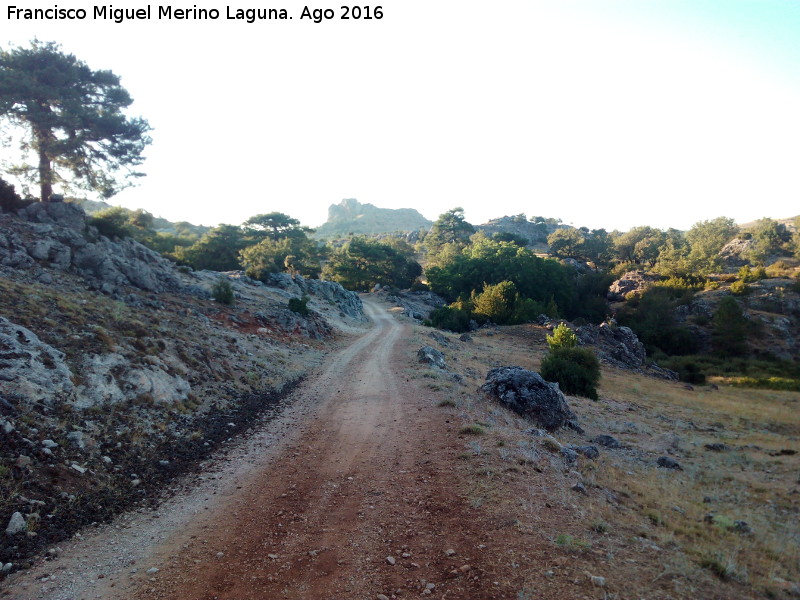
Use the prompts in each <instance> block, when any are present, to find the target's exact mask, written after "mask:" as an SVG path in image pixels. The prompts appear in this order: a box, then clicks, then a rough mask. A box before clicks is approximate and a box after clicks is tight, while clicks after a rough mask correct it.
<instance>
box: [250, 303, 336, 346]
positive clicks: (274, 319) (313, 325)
mask: <svg viewBox="0 0 800 600" xmlns="http://www.w3.org/2000/svg"><path fill="white" fill-rule="evenodd" d="M254 316H255V318H256V319H257V320H258V321H259V323H260V324H261V325H262V326H263V328H264V329H265V330H266V333H268V334H269V333H273V332H274V331H275V330H277V331H279V332H280V333H283V334H284V335H288V336H300V337H306V338H311V339H314V340H321V339H324V338H326V337H329V336H330V335H331V333H333V328H332V327H331V326H330V324H329V323H328V322H327V321H326V320H325V319H324V318H323V317H322V315H319V314H317V313H315V312H309V314H308V315H301V314H299V313H296V312H293V311H291V310H288V309H279V308H275V309H272V310H268V311H264V312H257V313H255V315H254Z"/></svg>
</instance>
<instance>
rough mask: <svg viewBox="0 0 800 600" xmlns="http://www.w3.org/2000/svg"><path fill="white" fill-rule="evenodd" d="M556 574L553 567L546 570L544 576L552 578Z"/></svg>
mask: <svg viewBox="0 0 800 600" xmlns="http://www.w3.org/2000/svg"><path fill="white" fill-rule="evenodd" d="M554 575H555V573H554V572H553V570H552V569H550V570H548V571H545V572H544V576H545V577H547V578H548V579H552V578H553V576H554Z"/></svg>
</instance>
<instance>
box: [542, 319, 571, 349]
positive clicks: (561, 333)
mask: <svg viewBox="0 0 800 600" xmlns="http://www.w3.org/2000/svg"><path fill="white" fill-rule="evenodd" d="M547 345H548V346H549V347H550V351H553V350H560V349H562V348H574V347H575V346H577V345H578V336H576V335H575V332H574V331H572V329H570V328H569V327H568V326H567V324H566V323H559V324H558V325H556V328H555V329H553V335H548V336H547Z"/></svg>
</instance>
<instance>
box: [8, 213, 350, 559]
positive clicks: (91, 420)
mask: <svg viewBox="0 0 800 600" xmlns="http://www.w3.org/2000/svg"><path fill="white" fill-rule="evenodd" d="M220 278H223V279H224V280H225V281H227V282H228V283H229V284H230V285H231V286H232V289H233V293H234V302H233V304H231V305H224V304H220V303H218V302H215V301H214V299H213V298H212V292H211V289H212V287H213V286H214V285H215V284H216V283H217V282H218V280H219V279H220ZM304 295H307V296H309V298H310V300H309V304H308V306H309V308H310V309H311V310H310V312H309V314H308V315H307V316H304V315H301V314H299V313H296V312H293V311H291V310H289V309H288V301H289V299H290V298H296V297H302V296H304ZM363 322H364V316H363V312H362V306H361V300H360V299H359V298H358V296H357V295H356V294H354V293H352V292H347V291H346V290H344V289H343V288H342V287H341V286H340V285H339V284H336V283H331V282H321V281H316V280H304V279H303V278H301V277H299V276H298V277H296V278H292V277H290V276H288V275H276V276H275V277H274V279H273V280H272V281H271V282H270V284H269V285H265V284H263V283H261V282H257V281H253V280H250V279H249V278H247V277H244V276H243V275H242V274H241V273H225V274H217V273H211V272H190V271H188V270H180V269H177V268H176V267H175V265H174V264H173V263H171V262H169V261H167V260H165V259H164V258H162V257H161V256H159V255H158V254H156V253H154V252H152V251H150V250H148V249H147V248H145V247H144V246H142V245H140V244H138V243H137V242H135V241H133V240H131V239H124V240H121V241H114V240H109V239H107V238H105V237H103V236H100V235H98V233H97V231H96V230H95V229H94V228H93V227H91V226H89V225H87V221H86V216H85V214H84V212H83V211H82V210H81V209H80V208H79V207H77V206H75V205H72V204H67V203H47V204H41V203H36V204H32V205H30V206H28V207H26V208H24V209H22V210H21V211H20V212H19V214H0V522H2V528H3V529H5V534H4V535H3V537H2V541H1V542H0V563H2V569H3V570H4V572H9V571H13V570H16V569H17V568H19V567H20V566H24V565H25V564H26V561H28V560H29V559H30V557H31V556H32V555H33V554H34V553H35V552H36V551H37V549H39V548H42V547H45V546H46V545H48V544H50V543H52V542H55V541H58V540H60V539H63V538H64V537H66V536H69V535H71V534H73V533H74V532H76V531H77V530H78V529H79V528H80V527H82V526H84V525H86V524H88V523H91V522H94V521H102V520H105V519H107V518H109V517H110V516H111V515H113V514H115V513H116V512H118V511H120V510H122V509H123V508H126V507H127V506H130V505H131V504H135V503H145V504H146V503H149V502H153V501H155V499H156V498H157V496H158V495H159V491H160V490H161V489H162V488H163V487H164V482H166V481H169V480H171V479H172V478H173V477H174V476H175V475H176V474H178V473H180V472H183V471H185V470H187V469H189V468H191V467H192V465H196V464H197V463H198V461H200V460H202V459H203V457H205V456H207V455H208V454H209V453H210V452H211V451H213V450H214V449H215V448H216V447H217V446H219V445H220V444H224V443H225V442H226V440H228V439H231V438H232V437H233V436H235V435H236V434H238V433H240V432H242V431H244V430H246V429H247V428H249V427H250V426H251V425H252V424H253V423H254V422H255V421H256V420H257V419H259V418H260V417H261V416H263V415H265V414H268V413H269V412H270V411H271V410H273V409H274V408H275V407H277V406H279V404H280V402H281V398H282V397H283V396H284V395H285V394H286V392H288V391H289V390H290V389H292V387H293V386H295V385H296V384H297V383H298V382H299V381H301V380H302V379H303V377H304V376H305V375H306V374H307V373H308V372H309V371H310V370H311V369H313V368H314V366H315V365H317V364H319V362H320V360H321V358H322V356H323V355H324V354H325V353H326V352H327V351H328V350H329V349H330V348H331V347H333V346H335V345H336V343H337V339H338V338H339V337H340V336H341V333H342V331H344V330H353V328H358V327H360V326H361V325H362V323H363Z"/></svg>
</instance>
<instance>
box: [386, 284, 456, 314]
mask: <svg viewBox="0 0 800 600" xmlns="http://www.w3.org/2000/svg"><path fill="white" fill-rule="evenodd" d="M385 290H386V288H383V289H382V290H380V291H379V292H377V293H379V294H382V293H385ZM386 301H387V302H390V303H392V304H394V305H395V306H399V307H401V308H402V309H403V314H404V315H406V316H407V317H411V318H412V319H416V320H417V321H421V320H423V319H426V318H428V316H429V315H430V313H431V311H432V310H434V309H436V308H439V307H441V306H444V305H445V304H447V303H446V302H445V301H444V298H442V297H441V296H439V295H438V294H434V293H433V292H426V291H417V292H396V293H393V294H389V295H387V296H386Z"/></svg>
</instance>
